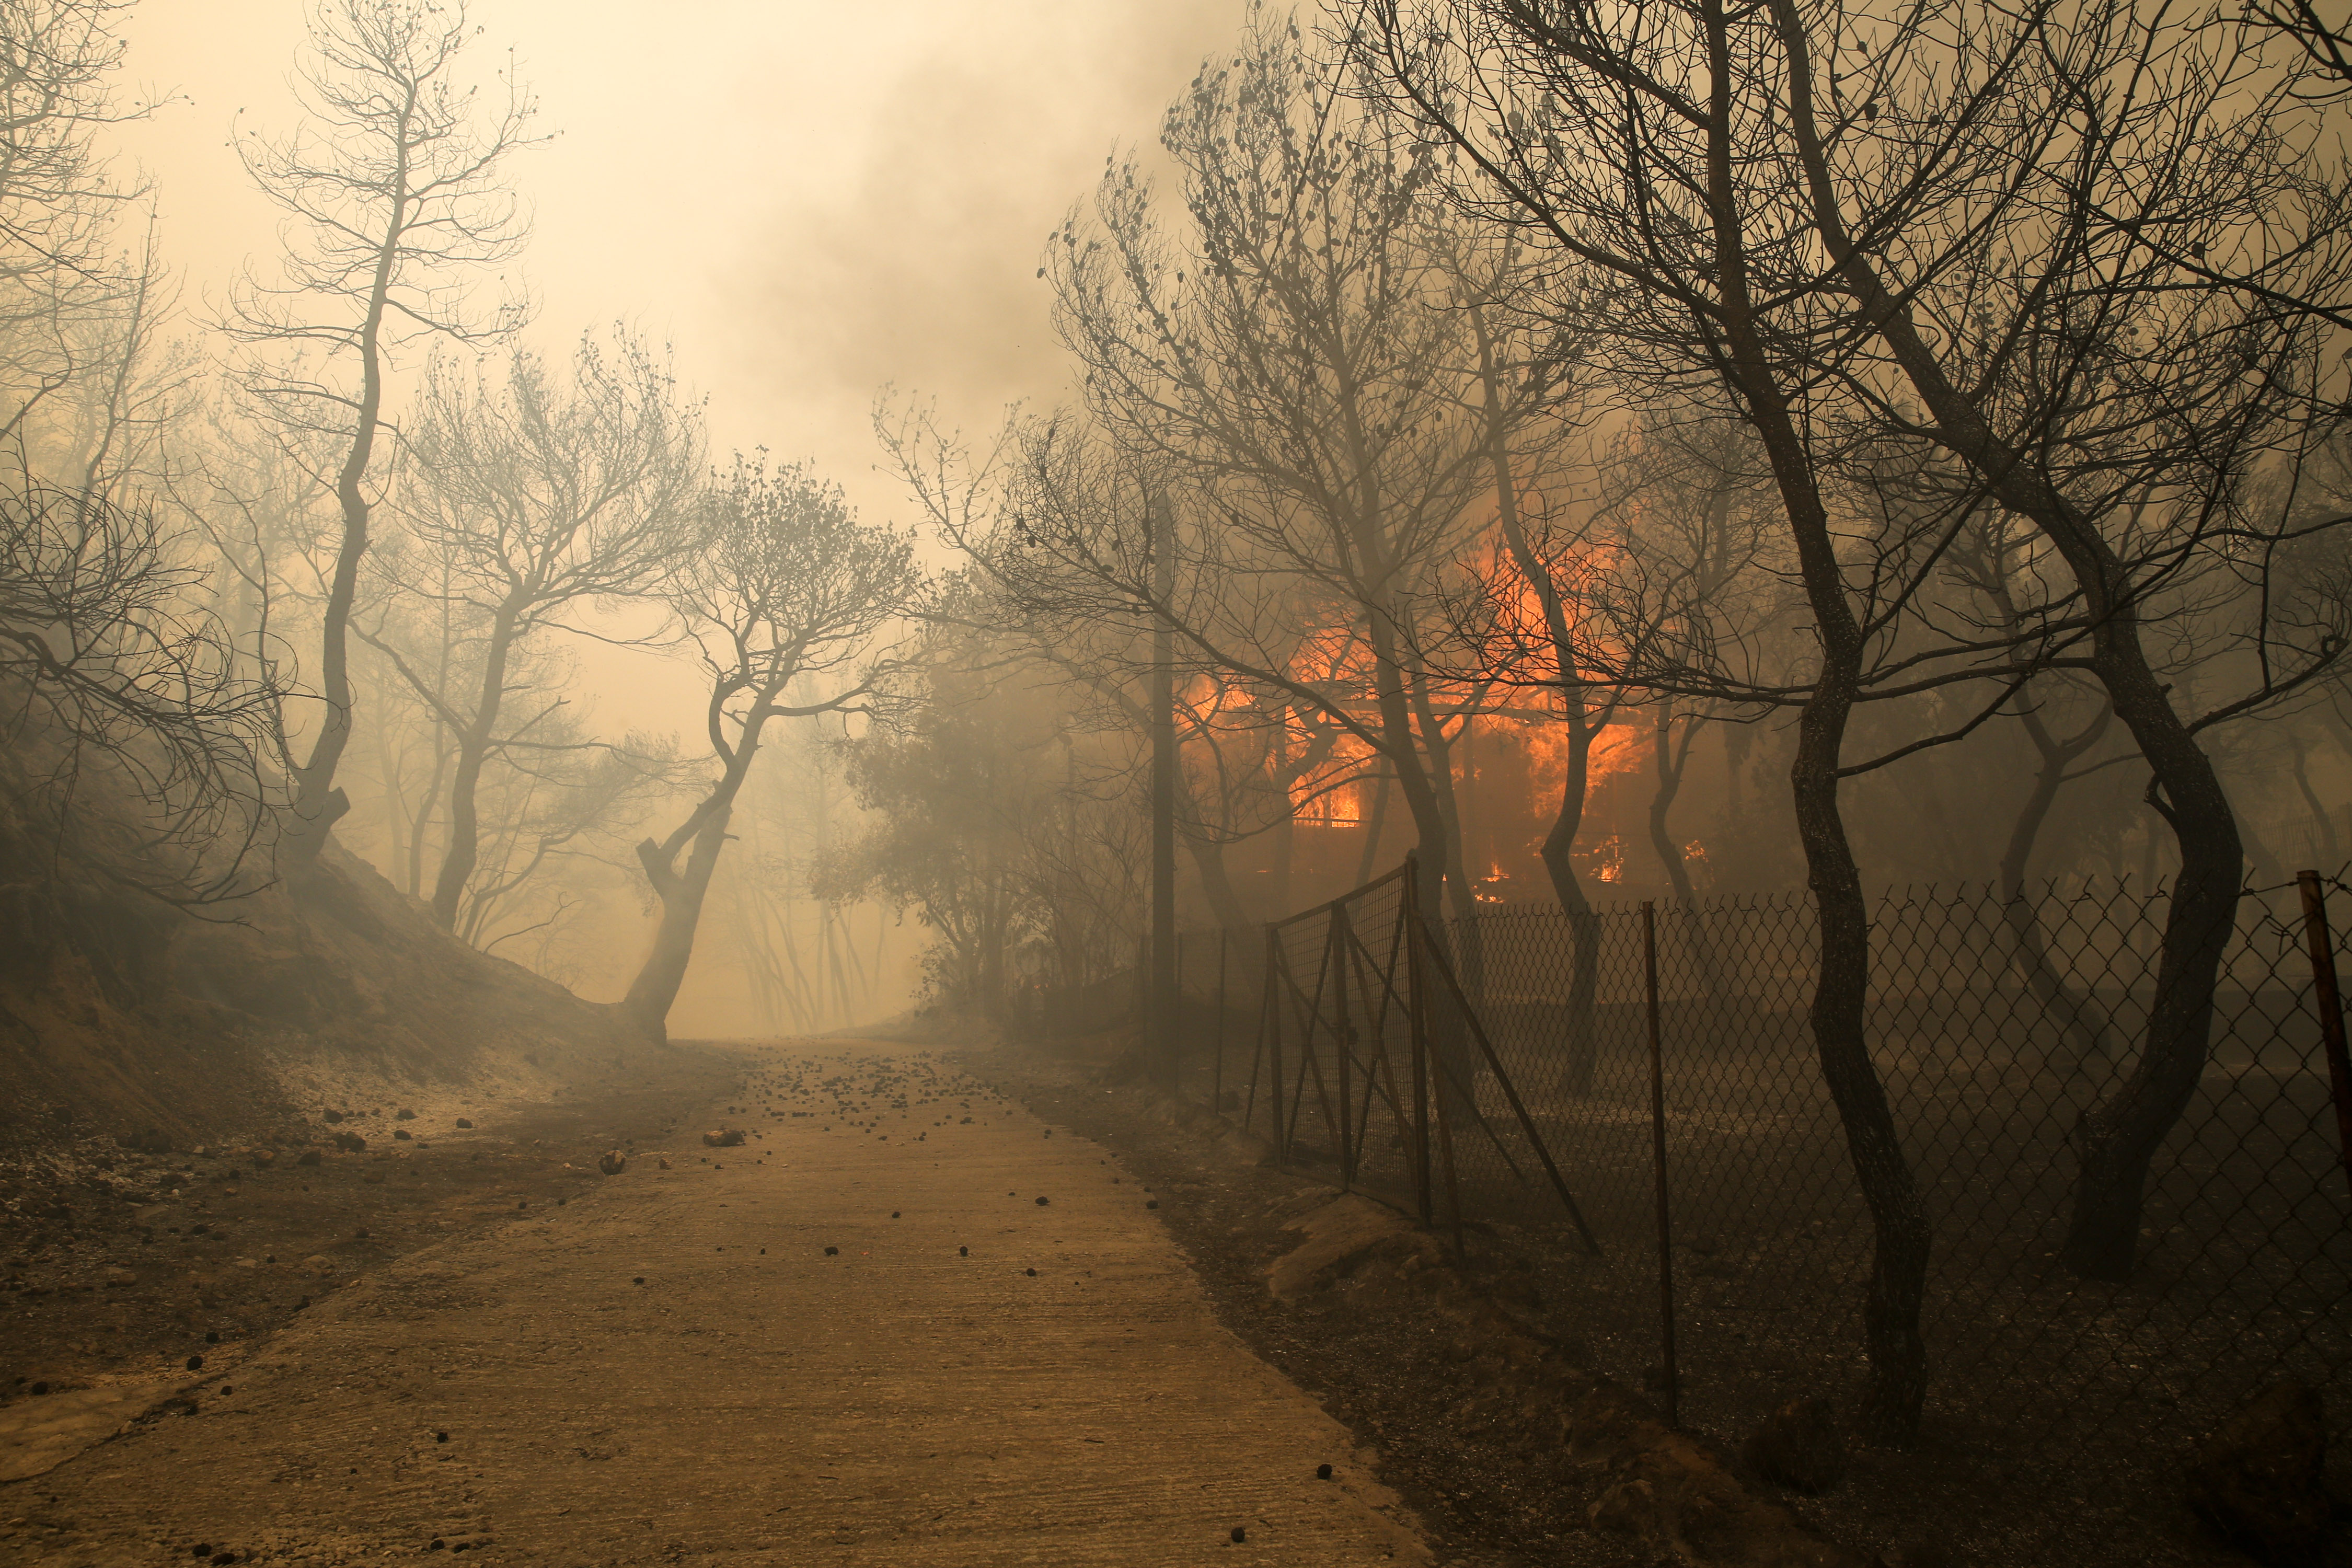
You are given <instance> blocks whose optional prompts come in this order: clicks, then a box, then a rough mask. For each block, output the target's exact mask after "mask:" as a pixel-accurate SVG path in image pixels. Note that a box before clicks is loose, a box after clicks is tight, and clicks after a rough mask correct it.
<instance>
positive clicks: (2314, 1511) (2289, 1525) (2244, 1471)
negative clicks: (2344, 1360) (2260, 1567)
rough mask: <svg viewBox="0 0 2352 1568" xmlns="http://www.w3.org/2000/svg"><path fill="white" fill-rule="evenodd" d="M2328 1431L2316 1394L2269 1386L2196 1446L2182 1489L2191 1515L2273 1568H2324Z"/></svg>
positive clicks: (2290, 1385)
mask: <svg viewBox="0 0 2352 1568" xmlns="http://www.w3.org/2000/svg"><path fill="white" fill-rule="evenodd" d="M2326 1468H2327V1427H2326V1412H2325V1411H2324V1410H2323V1409H2322V1407H2321V1405H2320V1400H2319V1394H2318V1391H2317V1390H2315V1389H2313V1388H2311V1387H2309V1386H2307V1385H2305V1384H2301V1383H2297V1382H2295V1381H2294V1380H2293V1379H2287V1380H2285V1381H2284V1382H2280V1383H2274V1384H2271V1385H2270V1386H2269V1387H2268V1388H2266V1389H2264V1390H2263V1391H2262V1393H2260V1394H2256V1395H2255V1396H2254V1399H2253V1401H2252V1403H2251V1404H2249V1405H2247V1406H2246V1407H2245V1408H2244V1409H2242V1410H2241V1411H2239V1412H2238V1413H2237V1414H2236V1415H2232V1416H2231V1417H2230V1418H2229V1419H2228V1420H2227V1421H2224V1422H2223V1423H2221V1426H2219V1427H2217V1428H2215V1429H2214V1432H2213V1434H2212V1436H2209V1437H2207V1438H2206V1439H2205V1440H2204V1441H2203V1442H2202V1443H2200V1444H2199V1445H2198V1446H2197V1451H2196V1455H2195V1457H2194V1458H2192V1459H2191V1460H2190V1461H2189V1473H2188V1476H2187V1478H2186V1487H2185V1490H2186V1493H2187V1500H2188V1503H2189V1508H2190V1509H2192V1510H2195V1512H2196V1514H2197V1516H2198V1517H2199V1518H2200V1519H2202V1520H2203V1521H2205V1522H2206V1523H2208V1524H2210V1525H2211V1526H2212V1527H2213V1528H2214V1529H2215V1530H2217V1531H2220V1532H2221V1534H2222V1535H2223V1536H2225V1537H2227V1538H2228V1539H2229V1540H2230V1541H2231V1542H2232V1543H2233V1544H2235V1545H2236V1546H2238V1547H2239V1548H2240V1549H2242V1551H2244V1552H2246V1553H2247V1554H2248V1555H2249V1556H2251V1557H2253V1558H2254V1559H2256V1560H2257V1561H2259V1562H2262V1563H2268V1564H2271V1565H2272V1568H2322V1565H2323V1564H2334V1563H2339V1562H2341V1561H2342V1558H2341V1556H2340V1555H2339V1554H2337V1553H2336V1552H2335V1550H2334V1548H2335V1545H2336V1542H2335V1541H2334V1539H2333V1537H2334V1533H2335V1530H2334V1526H2335V1521H2336V1500H2335V1499H2334V1498H2333V1497H2331V1496H2330V1495H2329V1493H2328V1490H2327V1482H2326Z"/></svg>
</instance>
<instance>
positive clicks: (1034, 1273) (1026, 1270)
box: [1021, 1268, 1037, 1279]
mask: <svg viewBox="0 0 2352 1568" xmlns="http://www.w3.org/2000/svg"><path fill="white" fill-rule="evenodd" d="M1021 1272H1022V1273H1024V1274H1026V1275H1027V1276H1029V1278H1030V1279H1035V1278H1037V1271H1036V1270H1035V1269H1034V1268H1024V1269H1023V1270H1022V1271H1021Z"/></svg>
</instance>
